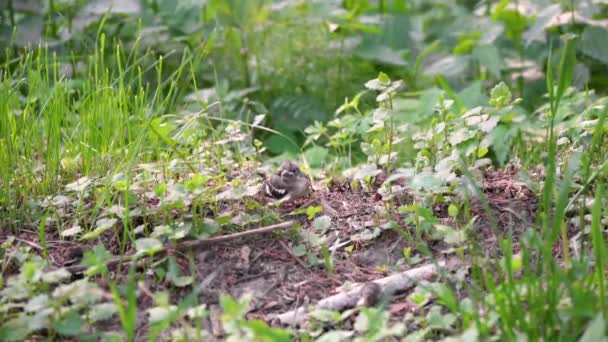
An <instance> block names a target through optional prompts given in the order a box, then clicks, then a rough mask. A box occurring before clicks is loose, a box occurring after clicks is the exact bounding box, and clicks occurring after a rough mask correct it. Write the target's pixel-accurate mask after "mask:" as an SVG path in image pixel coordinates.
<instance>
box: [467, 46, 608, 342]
mask: <svg viewBox="0 0 608 342" xmlns="http://www.w3.org/2000/svg"><path fill="white" fill-rule="evenodd" d="M549 61H551V54H550V55H549ZM575 64H576V56H575V40H574V39H570V38H568V39H566V41H565V44H564V46H563V48H562V51H561V59H560V62H559V66H558V67H557V68H556V69H557V71H558V73H557V77H555V76H554V71H553V68H554V67H553V65H551V63H549V65H548V67H547V80H546V81H547V88H548V96H549V112H548V113H546V115H547V119H548V127H547V131H546V134H547V135H546V136H547V138H546V146H545V151H546V158H545V162H544V169H545V177H544V183H543V190H542V193H541V194H540V201H539V202H540V204H539V208H538V211H537V225H536V227H535V228H533V227H530V228H529V229H528V230H527V231H526V232H524V233H523V234H522V235H521V236H519V238H518V240H519V241H518V242H519V246H518V247H516V246H515V241H514V237H513V236H512V234H510V233H506V234H504V235H503V236H504V237H503V238H502V241H501V244H500V245H501V252H502V258H501V260H499V261H497V262H494V261H490V263H489V264H488V265H493V266H492V267H487V266H486V267H483V266H482V267H480V268H477V267H475V272H477V273H474V274H473V277H474V278H475V279H476V281H475V283H476V284H477V285H473V288H477V289H479V288H485V289H486V290H487V294H485V296H478V297H476V300H475V301H476V303H477V310H474V311H468V310H465V311H463V312H462V314H463V317H471V314H472V315H473V316H474V319H472V320H471V323H473V322H474V324H473V325H472V326H474V329H475V330H477V332H479V333H481V334H489V335H495V334H496V333H499V334H500V335H501V336H503V337H504V338H505V339H506V340H515V339H519V338H521V337H523V336H526V337H527V339H528V340H551V341H553V340H564V341H571V340H577V339H579V338H581V337H586V338H589V337H592V336H603V334H604V329H605V327H604V324H603V323H601V322H604V317H605V312H606V309H607V307H606V298H605V296H606V294H605V292H606V290H605V274H604V273H605V267H604V265H605V263H606V259H605V258H606V255H605V241H604V237H603V231H602V228H601V220H602V216H603V213H602V204H601V203H602V201H603V200H604V195H603V190H602V188H603V186H602V182H603V180H602V179H603V178H604V176H605V174H604V173H605V170H604V169H605V167H604V162H603V161H598V160H593V158H594V156H592V155H591V153H592V151H599V150H601V146H600V144H602V143H603V142H602V141H603V139H599V138H597V136H595V137H594V139H593V141H592V142H591V146H590V147H589V149H588V150H587V151H582V152H575V153H572V154H571V156H570V158H569V159H568V160H567V162H563V163H561V165H560V163H558V149H557V134H556V132H555V130H556V128H555V127H556V125H557V122H556V120H557V119H556V117H557V112H558V109H559V108H560V103H561V101H562V99H563V97H564V94H565V92H566V89H567V88H568V87H569V86H570V83H571V82H572V78H573V73H574V66H575ZM604 111H605V109H604ZM602 115H603V116H605V113H604V114H602ZM595 130H596V132H601V131H602V130H603V120H598V123H597V125H596V127H595ZM585 154H589V155H587V156H585ZM560 157H563V156H560ZM582 157H587V158H591V160H592V164H594V165H596V167H597V169H596V172H595V173H592V174H587V176H586V177H587V178H586V179H582V182H581V183H582V184H585V185H584V187H582V188H579V193H578V194H576V195H575V196H574V197H576V196H577V195H580V192H583V191H585V192H591V193H592V195H593V197H594V203H593V208H592V211H591V216H592V217H591V221H592V222H591V231H590V235H591V239H590V241H591V242H590V243H588V244H585V245H584V246H583V249H581V250H576V253H572V250H573V245H572V244H571V241H572V240H573V239H572V234H571V232H569V231H568V217H567V212H568V209H570V208H569V207H570V206H571V205H572V203H570V202H572V198H573V194H572V193H573V190H576V187H575V182H574V178H575V177H576V176H577V175H579V174H580V172H578V170H579V168H580V167H581V166H580V160H581V159H582ZM598 173H599V174H598ZM579 228H580V229H583V228H584V227H579ZM569 233H570V234H569ZM516 250H519V251H517V252H515V251H516ZM491 269H492V270H498V271H499V272H498V273H494V272H493V271H491ZM476 286H478V287H476ZM495 322H496V325H495V326H494V323H495ZM493 327H495V328H493Z"/></svg>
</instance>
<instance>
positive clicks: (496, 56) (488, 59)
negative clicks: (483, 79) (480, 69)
mask: <svg viewBox="0 0 608 342" xmlns="http://www.w3.org/2000/svg"><path fill="white" fill-rule="evenodd" d="M473 56H474V57H475V59H477V61H478V62H479V64H481V65H483V66H484V67H486V68H487V69H488V71H489V72H490V74H492V76H494V77H495V78H496V79H500V71H501V70H502V69H503V68H504V63H503V58H502V57H501V56H500V52H499V51H498V47H496V45H481V46H477V47H476V48H475V49H474V50H473Z"/></svg>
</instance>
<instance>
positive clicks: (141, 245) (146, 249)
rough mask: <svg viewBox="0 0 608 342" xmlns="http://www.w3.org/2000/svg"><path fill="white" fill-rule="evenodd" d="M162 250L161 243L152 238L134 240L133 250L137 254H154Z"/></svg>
mask: <svg viewBox="0 0 608 342" xmlns="http://www.w3.org/2000/svg"><path fill="white" fill-rule="evenodd" d="M162 248H163V244H162V242H160V240H158V239H154V238H141V239H137V240H135V249H136V250H137V253H138V254H143V253H150V254H152V253H154V252H157V251H159V250H161V249H162Z"/></svg>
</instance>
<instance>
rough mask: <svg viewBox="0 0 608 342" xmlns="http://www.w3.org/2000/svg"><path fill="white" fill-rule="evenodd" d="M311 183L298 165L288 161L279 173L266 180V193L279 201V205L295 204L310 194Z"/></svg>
mask: <svg viewBox="0 0 608 342" xmlns="http://www.w3.org/2000/svg"><path fill="white" fill-rule="evenodd" d="M309 186H310V183H309V181H308V178H307V177H306V175H304V173H303V172H302V170H300V168H299V167H298V165H297V164H296V163H294V162H291V161H288V162H285V163H283V164H282V165H281V168H280V169H279V171H278V172H277V173H275V174H273V175H271V176H270V177H268V179H266V181H265V182H264V192H265V193H266V195H267V196H269V197H271V198H274V199H277V200H278V201H277V202H276V203H277V204H280V203H284V202H293V201H295V200H297V199H299V198H301V197H303V196H305V195H306V193H307V192H308V188H309Z"/></svg>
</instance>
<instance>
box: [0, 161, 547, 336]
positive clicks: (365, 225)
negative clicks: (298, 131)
mask: <svg viewBox="0 0 608 342" xmlns="http://www.w3.org/2000/svg"><path fill="white" fill-rule="evenodd" d="M481 190H482V191H483V193H484V194H485V196H486V198H487V200H488V204H489V206H490V208H491V209H492V212H491V213H487V212H486V211H485V210H484V209H483V206H482V205H481V204H480V202H479V201H474V203H473V205H472V210H473V214H474V215H478V216H479V219H478V220H477V223H476V226H475V229H474V231H475V232H476V233H477V237H478V240H479V241H481V242H482V243H483V245H484V247H486V248H487V249H488V250H489V251H496V250H497V240H498V238H499V235H500V234H502V233H504V232H506V231H512V232H513V236H514V237H517V236H518V234H520V233H521V232H522V231H523V230H524V229H525V228H527V227H530V226H531V223H533V219H534V216H535V210H536V196H535V195H534V194H533V193H532V192H531V191H530V190H529V189H528V188H527V187H526V186H525V185H524V184H523V183H521V182H518V181H517V180H516V172H515V170H507V171H492V172H488V173H486V174H485V176H484V179H483V181H482V183H481ZM298 204H299V205H307V204H312V205H320V206H321V207H322V208H323V211H324V214H325V215H328V216H329V217H331V226H330V228H328V230H327V231H326V232H324V236H326V237H327V240H326V241H327V246H330V248H331V247H332V246H333V247H335V248H336V253H335V256H334V260H333V263H334V264H333V272H331V273H330V272H328V271H327V270H326V269H325V267H324V265H323V263H321V264H319V265H315V266H310V265H309V264H308V262H307V260H306V259H305V258H304V257H302V256H296V254H295V253H294V247H295V244H294V242H293V239H290V237H293V235H290V234H261V235H257V236H253V237H247V238H241V239H237V240H232V241H229V242H225V243H219V244H216V245H213V246H209V247H205V248H203V249H198V250H196V251H183V252H181V251H180V252H179V253H176V254H175V255H174V256H175V257H176V259H177V261H178V264H179V265H180V267H181V268H182V271H183V273H184V274H191V273H192V272H194V273H195V274H191V275H192V276H194V278H195V279H196V280H195V284H194V285H199V284H200V283H201V282H205V286H202V287H201V292H200V294H199V300H200V303H204V304H207V306H208V308H209V310H210V312H211V313H212V314H211V315H209V318H206V319H205V321H204V322H203V327H204V328H205V329H206V330H207V331H208V332H210V333H212V334H213V335H215V336H218V337H219V336H222V334H223V332H222V328H221V324H219V322H218V321H217V320H219V315H218V314H214V313H218V312H220V307H219V297H220V295H221V294H229V295H231V296H234V297H239V296H240V295H242V294H244V293H247V292H248V293H251V294H253V303H252V306H251V308H250V311H249V313H248V317H249V318H257V319H261V320H264V321H268V322H270V321H272V317H273V316H274V315H275V314H278V313H282V312H286V311H289V310H293V309H294V308H296V307H301V306H303V305H306V304H314V303H316V302H318V301H319V300H321V299H323V298H326V297H328V296H330V295H332V294H335V293H336V292H337V288H338V287H340V286H342V285H344V284H345V283H347V282H351V283H365V282H369V281H371V280H374V279H378V278H382V277H385V276H387V275H389V274H391V273H393V272H397V271H403V270H407V269H408V268H411V267H413V266H412V265H408V264H407V263H405V262H403V261H401V262H400V259H401V260H402V259H403V249H404V248H405V247H411V248H414V249H415V248H416V246H415V245H409V244H408V242H407V239H404V238H403V237H402V236H401V235H400V234H398V233H397V232H396V231H395V230H393V229H385V230H379V231H378V230H377V231H375V232H374V227H376V226H377V225H378V224H381V223H382V222H381V220H380V217H381V216H382V215H378V212H379V211H381V210H382V208H383V207H384V202H383V201H382V198H381V196H379V195H378V194H377V193H375V192H365V191H363V190H353V189H351V188H350V186H349V185H348V184H346V183H345V184H334V185H332V186H330V187H329V188H326V189H322V190H317V191H315V192H314V193H313V194H311V196H309V198H306V199H303V200H301V201H300V202H299V203H298ZM278 210H279V211H280V210H282V209H281V208H279V209H278ZM434 211H435V214H436V215H439V216H440V219H441V220H443V221H449V220H450V219H449V218H448V217H447V212H446V210H445V208H435V210H434ZM391 215H392V216H393V217H392V218H393V219H394V220H395V221H396V222H400V218H399V216H398V215H396V214H391ZM490 216H493V217H494V219H491V218H490ZM296 220H297V221H298V222H299V223H300V225H301V229H302V230H303V231H306V230H310V229H313V228H312V227H311V223H310V222H309V221H308V220H306V218H305V217H303V216H302V215H300V216H299V217H297V218H296ZM385 221H386V219H385ZM492 222H496V224H497V227H498V231H497V230H496V229H494V228H492V225H491V223H492ZM400 223H401V222H400ZM402 229H408V227H405V226H404V227H402ZM370 232H371V234H372V237H373V238H371V239H368V240H366V239H360V240H358V241H353V239H352V237H353V236H357V235H359V236H364V235H365V234H370ZM109 233H110V235H108V236H106V234H104V237H103V239H102V241H103V242H104V244H107V245H108V246H107V247H109V248H108V249H110V250H116V248H117V242H116V241H115V239H114V238H113V237H112V232H109ZM374 234H375V235H374ZM7 236H8V233H6V232H4V233H0V239H2V241H4V240H5V239H6V238H7ZM16 237H17V239H18V241H21V243H23V244H25V245H29V246H30V247H32V248H33V249H34V250H35V251H37V252H40V251H41V248H40V246H38V244H37V242H36V241H38V238H37V235H36V233H34V232H32V231H25V230H24V231H21V232H19V234H17V236H16ZM47 239H48V240H49V242H48V249H49V254H50V259H51V260H52V261H53V263H54V264H55V265H57V266H64V265H68V264H71V263H73V262H74V261H75V259H78V258H80V257H81V256H82V249H83V247H82V246H81V245H79V244H77V243H75V242H70V241H65V240H62V239H59V238H58V237H56V236H51V237H47ZM349 241H350V242H349ZM345 242H347V243H346V244H345ZM433 243H435V242H429V244H433ZM348 246H351V247H350V248H348V249H347V247H348ZM430 247H431V250H433V251H436V252H437V253H441V250H442V248H441V246H436V247H437V248H433V246H430ZM86 248H88V247H86ZM311 251H312V252H315V253H316V254H317V255H319V256H320V252H319V250H318V249H316V250H311ZM437 256H443V255H437ZM190 260H193V261H194V266H195V267H194V270H192V268H191V264H190ZM389 267H390V268H389ZM126 268H127V267H123V268H122V272H121V274H116V277H119V278H123V277H125V274H126ZM5 276H6V275H5ZM146 279H147V281H146V283H145V284H146V285H145V286H146V288H145V289H143V290H142V291H140V292H139V298H138V309H139V310H140V313H139V316H140V317H143V316H145V314H144V312H145V311H143V310H146V309H148V308H150V307H151V306H152V305H153V300H152V296H151V294H152V293H154V292H157V291H160V290H168V291H169V292H170V293H171V295H172V301H173V302H175V303H179V302H180V300H182V299H183V298H184V297H185V296H186V295H188V294H189V293H191V291H192V288H191V287H187V288H183V289H176V288H174V287H172V286H170V285H169V284H168V283H164V282H158V281H154V280H153V279H148V277H146ZM392 303H393V304H392V306H391V307H390V312H391V314H392V315H393V316H395V317H401V316H402V315H403V314H405V313H406V312H408V311H409V310H411V309H412V304H411V303H408V302H407V300H406V299H405V296H404V295H403V294H402V295H401V296H397V297H395V298H393V302H392ZM112 326H116V325H114V324H112ZM141 326H142V329H143V326H144V325H143V324H142V325H141ZM116 327H118V326H116Z"/></svg>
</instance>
